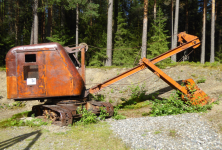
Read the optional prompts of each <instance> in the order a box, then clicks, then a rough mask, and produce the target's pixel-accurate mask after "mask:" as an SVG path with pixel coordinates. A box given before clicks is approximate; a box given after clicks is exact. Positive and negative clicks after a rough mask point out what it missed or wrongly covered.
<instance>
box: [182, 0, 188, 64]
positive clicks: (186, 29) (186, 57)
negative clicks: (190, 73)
mask: <svg viewBox="0 0 222 150" xmlns="http://www.w3.org/2000/svg"><path fill="white" fill-rule="evenodd" d="M188 14H189V12H188V0H186V25H185V31H186V33H188V25H189V20H188V19H189V18H188ZM187 52H188V50H185V51H184V56H183V61H186V60H189V56H186V55H187Z"/></svg>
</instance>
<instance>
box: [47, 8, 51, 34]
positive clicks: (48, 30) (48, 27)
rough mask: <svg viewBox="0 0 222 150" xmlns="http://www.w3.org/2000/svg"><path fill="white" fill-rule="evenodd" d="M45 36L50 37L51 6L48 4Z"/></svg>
mask: <svg viewBox="0 0 222 150" xmlns="http://www.w3.org/2000/svg"><path fill="white" fill-rule="evenodd" d="M47 36H48V37H52V6H48V25H47Z"/></svg>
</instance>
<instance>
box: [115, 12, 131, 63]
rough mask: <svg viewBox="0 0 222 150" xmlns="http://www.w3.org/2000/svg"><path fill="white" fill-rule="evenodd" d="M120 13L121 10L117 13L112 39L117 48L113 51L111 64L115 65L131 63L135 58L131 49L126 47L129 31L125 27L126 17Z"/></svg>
mask: <svg viewBox="0 0 222 150" xmlns="http://www.w3.org/2000/svg"><path fill="white" fill-rule="evenodd" d="M122 15H123V13H122V12H119V13H118V18H117V20H118V21H117V31H116V34H115V39H114V41H115V44H114V47H115V49H117V50H114V51H113V64H114V65H117V66H118V65H126V64H130V63H133V59H135V57H134V52H133V50H132V49H126V48H128V47H129V37H130V33H129V31H128V30H127V29H126V26H127V23H126V19H125V18H123V16H122ZM124 48H125V49H124Z"/></svg>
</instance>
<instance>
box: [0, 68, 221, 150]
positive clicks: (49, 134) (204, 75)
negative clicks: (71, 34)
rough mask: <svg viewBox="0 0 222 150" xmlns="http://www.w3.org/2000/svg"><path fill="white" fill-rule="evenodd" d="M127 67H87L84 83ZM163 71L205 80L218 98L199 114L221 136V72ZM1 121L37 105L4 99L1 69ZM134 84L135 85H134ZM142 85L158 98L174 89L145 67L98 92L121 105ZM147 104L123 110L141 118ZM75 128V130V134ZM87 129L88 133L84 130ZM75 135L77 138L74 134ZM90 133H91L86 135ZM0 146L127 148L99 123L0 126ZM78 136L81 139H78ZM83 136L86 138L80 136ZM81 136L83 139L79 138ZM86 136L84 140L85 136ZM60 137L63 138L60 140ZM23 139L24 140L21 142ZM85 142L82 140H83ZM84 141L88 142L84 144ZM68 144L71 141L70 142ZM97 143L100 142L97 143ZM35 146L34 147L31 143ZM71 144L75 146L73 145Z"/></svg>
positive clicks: (204, 86) (209, 91) (210, 92)
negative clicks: (85, 125)
mask: <svg viewBox="0 0 222 150" xmlns="http://www.w3.org/2000/svg"><path fill="white" fill-rule="evenodd" d="M126 70H128V69H127V68H110V69H109V68H105V69H104V68H103V69H98V68H87V70H86V83H87V84H86V86H87V88H89V87H92V86H93V85H95V84H99V83H101V82H103V81H105V80H107V79H110V78H111V77H114V76H116V75H118V74H120V73H122V72H124V71H126ZM163 71H164V72H165V73H166V74H167V75H169V76H170V77H172V78H173V79H174V80H176V81H177V82H179V83H181V81H182V80H184V79H188V78H193V79H194V81H195V82H197V81H198V80H200V79H205V82H204V83H199V84H198V87H200V88H201V89H202V90H203V91H204V92H205V93H207V94H208V95H209V96H210V97H211V98H215V99H217V100H218V101H219V102H220V103H219V105H214V106H213V108H212V110H210V111H208V112H207V113H201V114H200V115H201V116H202V117H203V118H205V119H206V120H208V122H209V123H210V124H211V125H212V128H213V129H214V130H216V131H218V133H219V134H221V136H222V102H221V101H222V98H221V96H222V71H221V70H220V68H219V67H218V68H217V67H215V68H209V67H206V68H204V67H198V66H188V65H186V66H176V67H171V68H170V67H169V68H166V69H163ZM0 83H1V84H0V113H1V116H0V120H2V119H6V118H10V117H12V115H13V114H17V113H20V112H23V111H27V110H31V108H32V106H33V105H36V104H39V102H38V101H29V102H25V106H23V107H15V106H13V105H16V104H15V102H14V101H13V100H8V99H7V86H6V73H5V71H0ZM133 83H134V84H133ZM136 86H140V87H141V86H142V87H143V88H144V90H145V91H146V95H150V94H153V93H159V95H158V97H160V98H163V97H164V98H168V97H169V96H170V95H171V94H172V93H173V89H172V88H171V87H169V86H168V85H167V84H166V83H165V82H163V81H162V80H161V79H159V78H158V77H157V76H155V75H153V73H152V72H150V71H149V70H147V69H145V70H143V71H141V72H139V73H137V74H135V75H132V76H130V77H128V78H126V79H124V80H121V81H120V82H118V83H116V84H114V85H111V86H109V87H107V88H105V89H104V90H102V91H100V93H99V94H100V95H104V96H105V100H106V101H109V102H111V103H112V104H113V105H117V104H120V103H121V101H122V99H124V98H125V99H127V98H129V97H130V95H131V92H132V91H131V90H130V87H136ZM149 111H150V107H149V106H148V107H143V108H140V109H135V110H128V111H127V112H126V111H125V112H124V111H122V112H121V113H123V114H125V115H126V116H127V117H128V118H131V117H133V118H136V117H141V116H142V113H143V112H149ZM97 128H100V130H104V132H103V133H104V134H105V135H106V136H107V137H105V138H104V139H103V140H107V139H108V140H109V142H108V143H109V144H107V145H104V144H103V143H104V141H103V140H102V139H101V138H100V137H101V136H105V135H101V134H100V133H97V131H96V130H97ZM77 130H78V133H77ZM85 132H87V134H86V133H85ZM71 133H72V134H75V135H76V137H74V135H72V134H71ZM89 134H91V135H90V136H89ZM0 135H1V137H0V149H4V148H6V149H14V148H16V147H17V146H18V147H19V148H20V149H28V148H30V147H32V148H33V147H34V149H49V148H50V147H53V149H61V148H62V147H64V146H65V145H66V146H65V149H71V148H73V149H101V148H102V149H127V148H126V146H125V145H124V143H123V142H121V140H119V139H118V138H117V137H115V135H114V134H113V133H112V132H111V130H110V129H109V125H108V124H106V123H104V122H102V123H99V124H97V125H95V126H93V127H88V128H87V127H85V128H84V127H83V128H81V127H76V128H73V127H57V126H54V125H51V126H42V127H36V128H31V127H10V128H6V129H0ZM77 135H79V136H80V137H81V138H78V136H77ZM83 135H85V136H89V137H87V138H86V137H82V136H83ZM82 138H83V139H82ZM84 138H86V139H84ZM90 138H95V141H97V142H93V143H92V142H90ZM61 139H62V140H61ZM21 141H24V142H21ZM83 141H84V142H83ZM42 142H44V144H45V147H44V148H43V147H41V143H42ZM87 142H90V144H89V143H87ZM70 143H73V144H71V145H70ZM98 144H100V145H98ZM34 145H35V146H34ZM73 145H77V146H74V147H72V146H73Z"/></svg>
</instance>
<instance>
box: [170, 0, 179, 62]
mask: <svg viewBox="0 0 222 150" xmlns="http://www.w3.org/2000/svg"><path fill="white" fill-rule="evenodd" d="M178 21H179V0H176V6H175V22H174V33H173V48H175V47H177V34H178ZM171 60H172V61H174V62H176V61H177V55H173V56H171Z"/></svg>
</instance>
